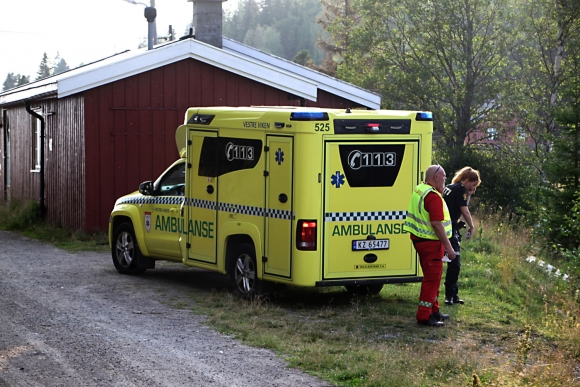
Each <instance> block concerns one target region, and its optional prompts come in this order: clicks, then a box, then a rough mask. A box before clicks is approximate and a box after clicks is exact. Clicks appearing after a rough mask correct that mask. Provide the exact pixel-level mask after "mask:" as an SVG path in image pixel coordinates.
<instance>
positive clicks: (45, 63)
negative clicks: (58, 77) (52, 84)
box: [36, 52, 52, 81]
mask: <svg viewBox="0 0 580 387" xmlns="http://www.w3.org/2000/svg"><path fill="white" fill-rule="evenodd" d="M51 75H52V66H51V65H50V62H49V60H48V56H47V55H46V52H45V53H44V54H43V55H42V60H41V61H40V65H39V67H38V71H37V72H36V80H37V81H38V80H39V79H43V78H46V77H50V76H51Z"/></svg>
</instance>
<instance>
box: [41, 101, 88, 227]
mask: <svg viewBox="0 0 580 387" xmlns="http://www.w3.org/2000/svg"><path fill="white" fill-rule="evenodd" d="M47 108H48V109H49V110H48V112H49V115H48V116H47V117H46V123H47V125H46V126H47V129H46V133H45V136H46V138H45V141H44V143H45V146H44V156H45V170H46V172H45V191H46V192H45V194H46V195H45V196H46V210H47V213H46V216H47V219H48V221H50V222H51V223H53V224H57V225H61V226H64V227H67V228H70V229H73V230H77V229H84V227H85V219H86V216H85V152H84V143H85V134H84V101H83V96H82V95H76V96H72V97H67V98H63V99H59V100H51V102H50V103H49V104H48V106H47ZM50 112H54V113H55V114H50Z"/></svg>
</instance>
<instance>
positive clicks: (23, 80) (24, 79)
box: [16, 74, 30, 86]
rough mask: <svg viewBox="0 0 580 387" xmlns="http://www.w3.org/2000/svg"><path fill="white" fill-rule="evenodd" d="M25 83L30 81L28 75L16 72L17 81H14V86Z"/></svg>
mask: <svg viewBox="0 0 580 387" xmlns="http://www.w3.org/2000/svg"><path fill="white" fill-rule="evenodd" d="M27 83H30V77H29V76H26V75H20V74H18V81H17V82H16V86H22V85H26V84H27Z"/></svg>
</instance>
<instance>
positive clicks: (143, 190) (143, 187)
mask: <svg viewBox="0 0 580 387" xmlns="http://www.w3.org/2000/svg"><path fill="white" fill-rule="evenodd" d="M139 193H140V194H142V195H152V194H153V182H152V181H146V182H143V183H141V184H139Z"/></svg>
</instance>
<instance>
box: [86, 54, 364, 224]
mask: <svg viewBox="0 0 580 387" xmlns="http://www.w3.org/2000/svg"><path fill="white" fill-rule="evenodd" d="M318 95H319V100H318V102H316V103H312V102H308V103H307V105H308V106H324V107H338V108H342V107H353V106H354V105H355V104H354V103H352V102H351V101H348V100H345V99H344V98H341V97H337V96H334V95H331V94H329V93H326V92H321V91H319V93H318ZM84 97H85V138H86V145H85V147H86V160H87V161H86V180H85V182H86V191H85V192H86V203H87V208H86V216H87V218H86V228H87V229H88V230H92V229H100V230H105V229H106V227H107V225H108V220H109V214H110V212H111V210H112V208H113V205H114V203H115V200H116V199H117V198H118V197H120V196H122V195H125V194H127V193H130V192H133V191H135V190H137V188H138V187H139V184H140V183H141V182H143V181H146V180H155V179H156V178H157V177H158V176H159V174H160V173H161V172H163V171H164V170H165V168H167V167H168V166H169V164H170V163H171V162H173V161H175V160H176V159H177V158H178V157H179V156H178V154H177V150H176V148H175V129H176V128H177V127H178V126H179V125H181V124H182V123H183V118H184V115H185V111H186V110H187V108H189V107H192V106H249V105H272V106H276V105H278V106H279V105H285V106H288V105H298V104H299V101H296V100H288V94H287V93H286V92H285V91H281V90H278V89H275V88H273V87H270V86H267V85H263V84H261V83H258V82H255V81H252V80H249V79H247V78H244V77H241V76H239V75H236V74H233V73H229V72H227V71H224V70H221V69H218V68H216V67H213V66H210V65H208V64H205V63H203V62H200V61H197V60H194V59H187V60H183V61H180V62H177V63H174V64H170V65H167V66H164V67H162V68H159V69H155V70H151V71H148V72H145V73H142V74H139V75H135V76H132V77H129V78H126V79H123V80H119V81H116V82H114V83H111V84H107V85H104V86H100V87H97V88H94V89H91V90H89V91H86V92H84Z"/></svg>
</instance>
